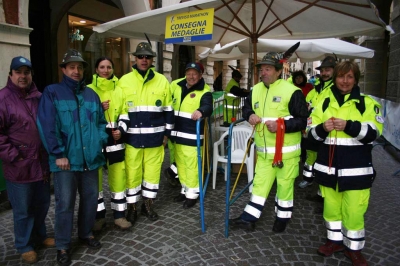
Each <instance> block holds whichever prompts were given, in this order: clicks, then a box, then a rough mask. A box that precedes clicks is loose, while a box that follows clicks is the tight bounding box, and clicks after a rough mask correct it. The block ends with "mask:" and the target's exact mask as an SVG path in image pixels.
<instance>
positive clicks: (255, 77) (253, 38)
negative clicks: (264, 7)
mask: <svg viewBox="0 0 400 266" xmlns="http://www.w3.org/2000/svg"><path fill="white" fill-rule="evenodd" d="M251 5H252V7H251V9H252V13H253V17H252V19H253V21H252V23H253V34H252V36H251V42H252V43H253V86H254V84H257V83H258V71H257V66H256V65H257V42H258V33H257V32H256V31H257V29H256V1H255V0H252V1H251Z"/></svg>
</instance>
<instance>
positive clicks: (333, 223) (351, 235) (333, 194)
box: [319, 185, 370, 250]
mask: <svg viewBox="0 0 400 266" xmlns="http://www.w3.org/2000/svg"><path fill="white" fill-rule="evenodd" d="M319 187H320V190H321V193H322V197H323V198H324V213H323V217H324V220H325V223H326V225H327V236H328V239H330V240H332V241H341V240H343V244H344V245H345V246H347V247H348V248H349V249H352V250H361V249H362V248H363V247H364V244H365V230H364V215H365V213H366V212H367V209H368V204H369V198H370V189H369V188H368V189H362V190H347V191H343V192H339V191H338V189H337V188H336V189H333V188H329V187H325V186H321V185H320V186H319Z"/></svg>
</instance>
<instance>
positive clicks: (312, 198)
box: [306, 195, 324, 202]
mask: <svg viewBox="0 0 400 266" xmlns="http://www.w3.org/2000/svg"><path fill="white" fill-rule="evenodd" d="M306 200H308V201H314V202H324V198H323V197H321V196H319V195H314V196H310V195H307V196H306Z"/></svg>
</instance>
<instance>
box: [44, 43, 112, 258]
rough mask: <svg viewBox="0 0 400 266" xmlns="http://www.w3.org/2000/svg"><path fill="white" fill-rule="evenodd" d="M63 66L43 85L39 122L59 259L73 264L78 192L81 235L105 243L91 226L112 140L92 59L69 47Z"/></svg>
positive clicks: (95, 244)
mask: <svg viewBox="0 0 400 266" xmlns="http://www.w3.org/2000/svg"><path fill="white" fill-rule="evenodd" d="M60 67H61V70H62V72H63V74H64V76H63V79H62V81H61V83H58V84H52V85H49V86H47V87H46V88H45V89H44V92H43V95H42V98H41V100H40V103H39V110H38V116H37V126H38V129H39V132H40V137H41V139H42V142H43V144H44V146H45V148H46V150H47V152H48V153H49V164H50V171H51V172H53V173H54V194H55V199H56V209H55V236H56V237H55V238H56V247H57V263H58V264H59V265H69V264H71V258H70V254H69V249H70V247H71V235H72V228H73V217H74V206H75V198H76V190H78V191H79V196H80V200H79V214H78V236H79V239H80V240H81V242H83V243H84V244H86V246H87V247H88V248H91V249H99V248H100V247H101V244H100V242H99V241H97V240H96V239H95V238H94V237H93V234H92V227H93V225H94V223H95V217H96V210H97V196H98V186H99V183H98V168H99V167H102V166H103V165H104V164H105V158H104V156H103V154H102V147H103V145H105V144H106V141H107V134H106V131H105V127H106V124H107V122H106V120H105V118H104V113H103V109H102V107H101V103H100V99H99V97H98V96H97V94H96V93H95V92H94V91H93V90H92V89H90V88H88V87H86V85H85V82H84V80H83V71H84V68H85V67H87V63H86V62H85V61H84V60H83V58H82V56H81V54H80V53H79V52H78V51H76V50H73V49H71V50H68V51H67V53H66V54H65V55H64V58H63V60H62V62H61V64H60Z"/></svg>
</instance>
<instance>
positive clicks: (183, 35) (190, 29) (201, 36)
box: [165, 8, 214, 44]
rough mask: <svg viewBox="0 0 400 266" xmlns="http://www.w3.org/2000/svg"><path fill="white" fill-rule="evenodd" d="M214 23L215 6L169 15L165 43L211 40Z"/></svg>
mask: <svg viewBox="0 0 400 266" xmlns="http://www.w3.org/2000/svg"><path fill="white" fill-rule="evenodd" d="M213 24H214V8H210V9H203V10H197V11H192V12H185V13H181V14H175V15H171V16H167V20H166V23H165V43H166V44H168V43H182V42H197V41H206V40H211V39H212V33H213V28H214V27H213Z"/></svg>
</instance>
